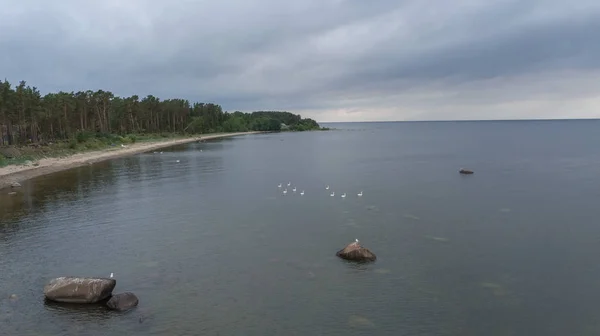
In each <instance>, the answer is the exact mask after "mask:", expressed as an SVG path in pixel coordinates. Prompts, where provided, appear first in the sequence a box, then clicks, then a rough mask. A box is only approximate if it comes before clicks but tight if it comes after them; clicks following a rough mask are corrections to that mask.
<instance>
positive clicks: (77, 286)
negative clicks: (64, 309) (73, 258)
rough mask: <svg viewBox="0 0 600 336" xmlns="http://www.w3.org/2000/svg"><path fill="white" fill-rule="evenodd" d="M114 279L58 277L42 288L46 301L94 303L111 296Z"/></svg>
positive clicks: (115, 283) (114, 283)
mask: <svg viewBox="0 0 600 336" xmlns="http://www.w3.org/2000/svg"><path fill="white" fill-rule="evenodd" d="M116 285H117V281H116V280H115V279H107V278H79V277H60V278H56V279H52V280H51V281H50V282H49V283H48V284H47V285H46V286H45V287H44V295H45V296H46V298H47V299H48V300H51V301H56V302H68V303H96V302H98V301H102V300H104V299H106V298H108V297H110V296H111V295H112V291H113V289H114V288H115V286H116Z"/></svg>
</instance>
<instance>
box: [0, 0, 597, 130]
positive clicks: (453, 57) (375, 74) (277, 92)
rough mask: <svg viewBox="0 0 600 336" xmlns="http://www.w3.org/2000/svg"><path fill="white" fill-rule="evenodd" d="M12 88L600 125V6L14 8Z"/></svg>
mask: <svg viewBox="0 0 600 336" xmlns="http://www.w3.org/2000/svg"><path fill="white" fill-rule="evenodd" d="M0 8H1V10H0V77H5V78H7V79H8V80H9V81H12V82H17V81H19V80H26V81H27V82H28V83H29V84H30V85H33V86H37V87H38V88H39V89H40V90H41V91H42V92H43V93H45V92H48V91H58V90H66V91H73V90H75V91H77V90H87V89H94V90H95V89H100V88H102V89H105V90H110V91H112V92H114V93H115V94H118V95H131V94H138V95H140V96H144V95H147V94H153V95H156V96H158V97H160V98H187V99H190V100H193V101H203V102H216V103H219V104H221V105H222V106H223V107H224V109H226V110H228V111H234V110H241V111H247V112H249V111H253V110H288V111H292V112H295V113H300V114H302V115H303V116H308V117H312V118H314V119H316V120H318V121H320V122H324V121H376V120H448V119H522V118H523V119H529V118H592V117H600V37H598V33H600V1H598V0H589V1H588V0H569V1H567V0H520V1H516V0H452V1H448V0H431V1H424V0H289V1H281V0H219V1H208V0H170V1H166V0H163V1H159V0H54V1H49V0H0Z"/></svg>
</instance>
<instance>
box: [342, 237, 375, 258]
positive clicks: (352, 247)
mask: <svg viewBox="0 0 600 336" xmlns="http://www.w3.org/2000/svg"><path fill="white" fill-rule="evenodd" d="M335 255H336V256H338V257H340V258H342V259H345V260H350V261H359V262H368V261H375V260H376V259H377V256H376V255H375V253H373V252H372V251H371V250H369V249H368V248H366V247H363V246H362V245H361V244H360V242H359V241H358V239H355V241H354V242H352V243H350V244H348V245H346V247H344V248H343V249H341V250H339V251H337V252H336V254H335Z"/></svg>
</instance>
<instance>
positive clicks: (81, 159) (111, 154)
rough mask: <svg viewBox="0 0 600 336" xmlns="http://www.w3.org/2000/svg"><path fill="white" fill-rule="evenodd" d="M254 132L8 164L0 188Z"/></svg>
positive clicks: (215, 135)
mask: <svg viewBox="0 0 600 336" xmlns="http://www.w3.org/2000/svg"><path fill="white" fill-rule="evenodd" d="M257 133H262V132H239V133H222V134H210V135H206V136H200V137H190V138H183V139H177V140H164V141H152V142H141V143H135V144H132V145H129V146H127V147H115V148H108V149H104V150H100V151H91V152H85V153H79V154H74V155H71V156H68V157H62V158H46V159H41V160H39V161H35V162H32V163H31V164H30V165H10V166H6V167H4V168H0V189H3V188H7V187H10V185H11V184H12V183H14V182H21V181H24V180H28V179H31V178H34V177H37V176H41V175H47V174H51V173H55V172H58V171H61V170H66V169H71V168H75V167H79V166H83V165H86V164H92V163H94V162H100V161H104V160H110V159H114V158H118V157H122V156H127V155H134V154H138V153H143V152H147V151H151V150H156V149H159V148H165V147H171V146H176V145H181V144H186V143H190V142H194V141H199V140H210V139H218V138H226V137H232V136H239V135H247V134H257ZM34 164H36V165H34Z"/></svg>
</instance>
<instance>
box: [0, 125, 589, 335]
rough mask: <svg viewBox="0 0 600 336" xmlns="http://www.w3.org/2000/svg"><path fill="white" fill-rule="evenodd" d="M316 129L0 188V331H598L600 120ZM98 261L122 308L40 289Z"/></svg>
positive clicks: (210, 144) (206, 145)
mask: <svg viewBox="0 0 600 336" xmlns="http://www.w3.org/2000/svg"><path fill="white" fill-rule="evenodd" d="M323 126H327V127H332V128H333V129H332V130H330V131H314V132H285V133H271V134H259V135H246V136H240V137H234V138H224V139H219V140H212V141H206V142H200V143H191V144H187V145H180V146H176V147H172V148H166V149H163V153H162V154H161V153H154V152H147V153H141V154H138V155H134V156H130V157H125V158H119V159H114V160H110V161H105V162H100V163H96V164H93V165H88V166H84V167H80V168H75V169H71V170H67V171H63V172H59V173H56V174H52V175H47V176H42V177H39V178H35V179H32V180H29V181H25V182H23V183H22V185H23V186H22V188H21V189H20V190H19V192H18V194H17V195H15V196H8V195H4V194H3V195H0V335H19V336H27V335H134V336H135V335H144V336H148V335H180V336H183V335H248V336H253V335H261V336H264V335H285V336H291V335H302V336H304V335H344V336H351V335H394V336H403V335H406V336H408V335H427V336H436V335H459V336H481V335H486V336H496V335H497V336H508V335H511V336H513V335H523V336H535V335H544V336H553V335H557V336H559V335H560V336H567V335H568V336H575V335H600V304H599V302H600V261H598V258H599V256H600V222H599V221H598V218H599V217H600V147H599V145H600V121H596V120H571V121H477V122H475V121H473V122H471V121H460V122H385V123H332V124H323ZM178 160H179V161H178ZM461 168H465V169H470V170H473V171H474V172H475V173H474V174H473V175H461V174H459V173H458V171H459V169H461ZM288 183H289V186H288ZM279 184H282V186H281V187H279ZM327 186H329V189H326V187H327ZM294 188H296V191H295V192H294V191H293V190H294ZM284 189H287V191H288V192H287V193H286V194H284V193H283V190H284ZM360 192H362V196H358V194H359V193H360ZM332 193H334V196H331V194H332ZM342 194H346V197H341V195H342ZM355 239H358V240H359V241H360V243H361V244H362V245H363V246H365V247H367V248H369V249H370V250H372V251H373V252H374V253H375V254H376V255H377V260H376V261H375V262H372V263H353V262H348V261H345V260H342V259H339V258H338V257H336V255H335V253H336V252H337V251H338V250H339V249H341V248H343V247H344V246H346V245H347V244H349V243H351V242H354V241H355ZM110 273H114V277H115V279H116V280H117V285H116V288H115V290H114V293H120V292H133V293H135V294H136V295H137V296H138V297H139V305H138V306H137V307H136V308H134V309H132V310H130V311H127V312H114V311H109V310H107V309H106V308H105V307H104V306H102V305H61V304H52V303H50V302H46V301H45V300H44V296H43V287H44V285H45V284H46V283H47V282H48V281H49V280H50V279H52V278H54V277H59V276H69V275H72V276H85V277H108V276H109V274H110Z"/></svg>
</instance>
